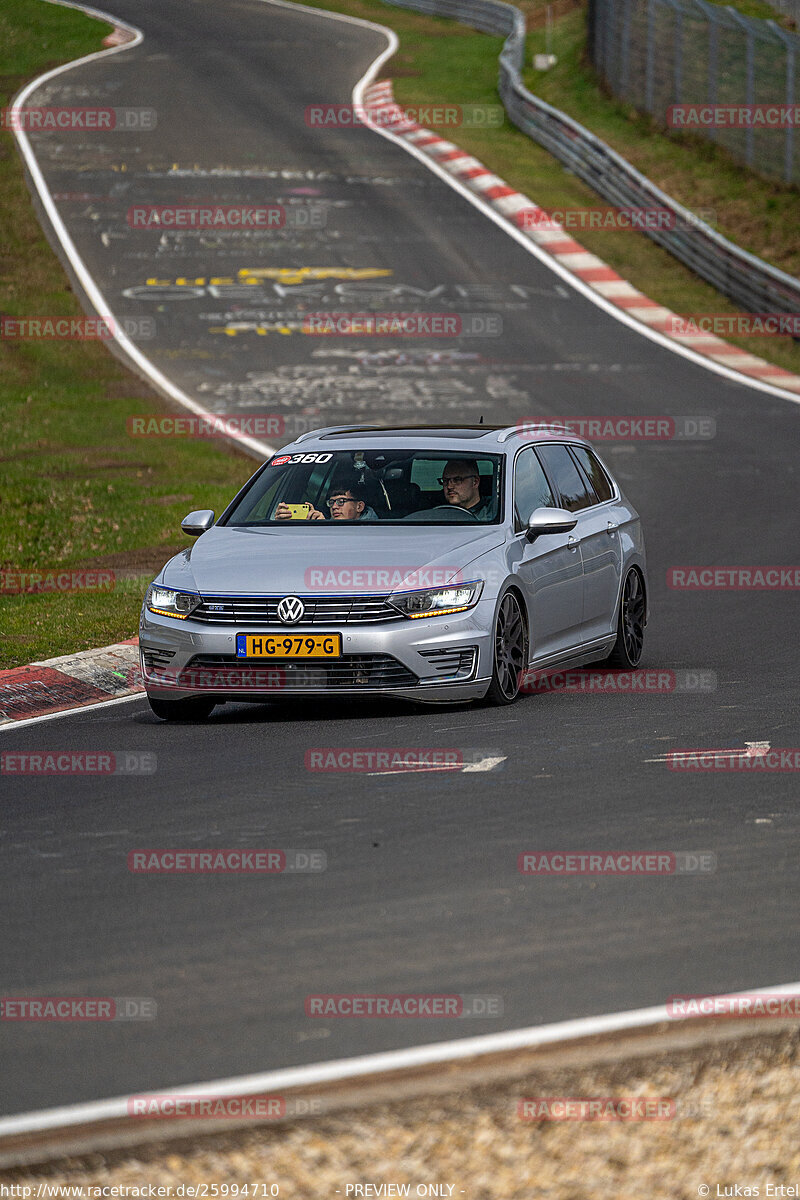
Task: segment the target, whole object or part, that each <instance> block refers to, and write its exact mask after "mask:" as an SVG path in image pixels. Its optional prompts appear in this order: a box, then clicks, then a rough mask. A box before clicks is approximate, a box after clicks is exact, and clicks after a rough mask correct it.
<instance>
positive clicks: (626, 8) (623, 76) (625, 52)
mask: <svg viewBox="0 0 800 1200" xmlns="http://www.w3.org/2000/svg"><path fill="white" fill-rule="evenodd" d="M630 43H631V0H623V3H622V35H621V40H620V47H619V55H620V72H619V73H620V87H619V90H620V93H621V94H622V95H623V96H627V94H628V83H629V81H630V60H631V52H630Z"/></svg>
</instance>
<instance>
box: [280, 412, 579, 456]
mask: <svg viewBox="0 0 800 1200" xmlns="http://www.w3.org/2000/svg"><path fill="white" fill-rule="evenodd" d="M534 429H535V433H534V432H533V430H534ZM312 441H314V442H320V443H328V444H331V443H336V442H341V443H342V449H349V448H351V447H352V446H359V445H375V444H377V443H380V444H381V445H384V446H385V445H386V444H387V443H390V442H403V441H405V442H408V443H409V448H411V446H412V445H413V447H415V448H418V449H426V450H427V449H431V448H433V449H436V448H439V447H440V448H442V449H444V448H445V445H443V443H447V442H455V443H458V442H465V441H472V442H480V443H481V447H480V448H481V449H482V450H483V449H485V450H492V449H493V450H502V449H504V448H507V449H511V448H516V446H517V445H518V444H519V443H520V442H547V441H557V442H563V441H570V442H577V443H580V444H581V445H589V443H588V442H587V440H586V438H582V437H580V436H579V435H578V434H575V433H572V432H571V431H570V430H569V429H567V428H566V427H565V426H560V425H559V424H558V418H554V417H542V418H541V425H540V424H539V423H538V421H536V420H528V421H519V422H517V424H516V425H389V426H386V425H334V426H330V427H328V428H325V429H311V430H309V431H308V432H307V433H302V434H301V435H300V437H298V438H296V439H295V442H293V443H292V445H295V444H297V443H301V442H302V443H303V444H305V443H307V442H312ZM427 443H430V445H428V444H427ZM509 443H510V445H509ZM476 449H477V447H476Z"/></svg>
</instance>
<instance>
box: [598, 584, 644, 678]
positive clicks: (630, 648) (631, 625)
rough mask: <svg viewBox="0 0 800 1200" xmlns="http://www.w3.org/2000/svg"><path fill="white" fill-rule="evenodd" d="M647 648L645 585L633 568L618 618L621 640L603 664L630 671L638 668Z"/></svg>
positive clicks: (620, 604)
mask: <svg viewBox="0 0 800 1200" xmlns="http://www.w3.org/2000/svg"><path fill="white" fill-rule="evenodd" d="M643 647H644V583H643V582H642V577H641V575H640V574H639V572H638V571H637V570H636V568H635V567H631V568H630V570H629V571H628V573H627V575H626V576H625V582H624V584H623V585H622V596H621V597H620V602H619V616H618V618H617V640H616V641H615V642H614V646H613V649H612V651H611V653H610V654H609V656H608V658H604V659H603V665H604V666H608V667H622V668H623V669H624V670H630V669H631V667H638V665H639V662H640V661H641V657H642V649H643Z"/></svg>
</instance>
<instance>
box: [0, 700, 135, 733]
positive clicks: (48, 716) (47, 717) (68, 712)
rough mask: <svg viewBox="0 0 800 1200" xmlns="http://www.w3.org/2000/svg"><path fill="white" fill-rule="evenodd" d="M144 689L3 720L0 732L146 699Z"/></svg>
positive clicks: (8, 731)
mask: <svg viewBox="0 0 800 1200" xmlns="http://www.w3.org/2000/svg"><path fill="white" fill-rule="evenodd" d="M146 699H147V696H146V694H145V692H144V691H141V692H134V693H133V694H132V695H130V696H113V697H112V696H109V698H108V700H95V701H93V702H92V703H91V704H77V705H76V706H75V708H63V709H62V710H61V711H60V712H54V713H41V714H40V715H39V716H38V717H24V718H23V719H22V720H21V721H15V720H13V718H12V720H10V721H4V722H3V723H2V725H0V734H3V733H10V732H11V730H13V729H23V728H24V726H26V725H37V724H38V723H39V721H55V720H57V719H58V717H73V716H74V715H75V714H76V713H85V712H94V710H95V709H97V708H108V707H109V706H110V705H112V704H127V703H128V702H129V701H130V700H146Z"/></svg>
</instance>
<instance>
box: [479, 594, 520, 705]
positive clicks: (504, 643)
mask: <svg viewBox="0 0 800 1200" xmlns="http://www.w3.org/2000/svg"><path fill="white" fill-rule="evenodd" d="M527 666H528V632H527V629H526V627H525V620H524V618H523V616H522V611H521V609H520V605H519V600H518V599H517V597H516V595H515V594H514V592H506V594H505V596H503V599H502V600H501V601H500V607H499V609H498V610H497V619H496V621H495V627H494V666H493V669H492V682H491V683H490V684H489V690H488V691H487V693H486V697H485V698H486V700H487V701H488V703H489V704H495V705H500V704H513V703H514V701H515V700H516V699H517V697H518V696H519V691H520V683H521V679H522V675H523V672H524V671H525V669H526V668H527Z"/></svg>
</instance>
